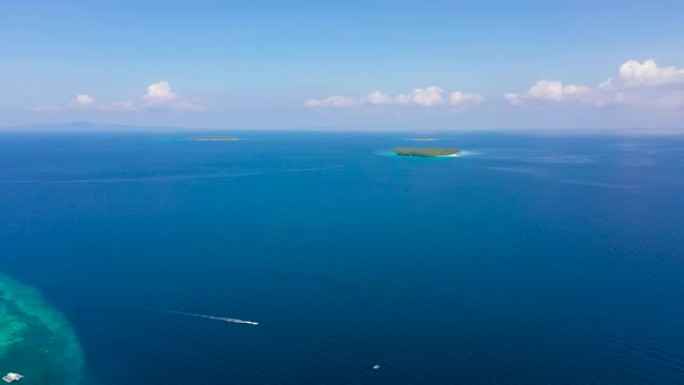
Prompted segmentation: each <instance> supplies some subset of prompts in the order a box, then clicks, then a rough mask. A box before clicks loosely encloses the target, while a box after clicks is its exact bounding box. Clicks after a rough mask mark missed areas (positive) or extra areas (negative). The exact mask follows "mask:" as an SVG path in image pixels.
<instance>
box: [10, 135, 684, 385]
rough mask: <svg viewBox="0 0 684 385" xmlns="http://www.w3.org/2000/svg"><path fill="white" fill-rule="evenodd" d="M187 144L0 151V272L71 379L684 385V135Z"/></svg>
mask: <svg viewBox="0 0 684 385" xmlns="http://www.w3.org/2000/svg"><path fill="white" fill-rule="evenodd" d="M195 135H197V134H191V133H167V134H146V133H135V134H121V133H119V134H104V133H99V134H66V133H62V134H57V133H54V134H46V133H41V134H38V133H3V134H0V273H2V274H4V275H6V276H8V277H12V279H13V280H16V281H17V282H21V283H22V284H23V285H28V286H30V287H33V288H35V289H37V290H39V291H40V293H42V296H43V297H44V299H45V301H46V302H47V303H49V305H50V306H51V307H53V308H54V309H56V310H58V311H59V312H61V313H62V314H63V315H64V316H65V317H66V319H67V320H68V322H69V324H70V325H71V328H72V330H73V333H75V335H76V337H77V339H78V341H79V343H80V348H81V349H82V352H83V357H84V366H83V371H84V372H85V373H84V374H83V376H84V379H83V380H82V381H83V383H84V384H86V385H90V384H94V385H113V384H131V385H136V384H141V385H151V384H164V385H176V384H178V385H180V384H183V385H187V384H239V385H352V384H368V385H376V384H377V385H402V384H411V385H451V384H454V385H458V384H463V385H485V384H487V385H489V384H512V385H533V384H534V385H554V384H567V385H576V384H593V385H609V384H611V385H612V384H615V385H618V384H619V385H651V384H652V385H670V384H672V385H676V384H683V383H684V138H682V137H628V136H625V137H620V136H596V135H594V136H581V135H561V136H543V135H531V134H530V135H528V134H516V135H512V134H505V133H487V134H450V135H442V136H438V137H437V138H438V139H439V140H438V141H435V142H432V143H414V142H412V141H411V140H410V136H409V135H406V134H358V133H344V134H340V133H338V134H333V133H283V132H270V133H269V132H262V133H253V132H252V133H250V132H245V133H238V136H239V137H240V139H241V140H240V141H236V142H199V141H193V140H189V139H190V138H192V137H193V136H195ZM414 144H417V145H430V146H433V145H434V146H445V147H451V146H454V147H459V148H461V149H462V150H464V155H463V156H461V157H459V158H448V159H417V158H405V157H399V156H392V155H390V153H389V150H390V149H392V148H393V147H397V146H411V145H414ZM185 313H187V314H185ZM189 314H195V315H208V316H212V317H228V318H235V319H241V320H250V321H254V322H259V325H258V326H254V325H247V324H238V323H229V322H223V321H221V320H218V319H209V318H201V317H198V316H192V315H189ZM56 349H59V348H56ZM50 354H59V352H52V353H50ZM20 359H26V360H29V361H30V360H31V357H28V356H26V357H24V356H22V357H19V358H17V357H14V358H13V361H12V362H11V363H12V364H13V365H19V366H21V365H23V364H22V362H20V361H18V360H20ZM9 362H10V361H9V359H5V361H4V362H3V359H1V358H0V371H2V372H3V374H4V372H7V371H10V370H12V368H11V367H4V366H8V365H9ZM374 365H379V366H380V367H379V369H373V366H374ZM22 370H23V373H22V374H24V375H25V376H26V378H25V379H24V380H22V381H24V382H23V385H32V384H37V382H36V381H33V382H32V380H31V371H32V368H31V367H30V365H29V366H26V365H25V366H24V368H23V369H22ZM74 382H76V380H74V379H72V378H66V379H65V378H55V379H54V384H62V383H74ZM20 384H21V383H20ZM40 385H50V384H49V383H46V382H42V383H41V384H40Z"/></svg>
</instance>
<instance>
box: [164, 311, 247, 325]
mask: <svg viewBox="0 0 684 385" xmlns="http://www.w3.org/2000/svg"><path fill="white" fill-rule="evenodd" d="M154 310H157V311H161V312H164V313H172V314H180V315H185V316H188V317H196V318H204V319H209V320H213V321H221V322H228V323H234V324H243V325H252V326H257V325H259V323H258V322H255V321H247V320H242V319H238V318H228V317H217V316H213V315H208V314H198V313H186V312H182V311H175V310H163V309H154Z"/></svg>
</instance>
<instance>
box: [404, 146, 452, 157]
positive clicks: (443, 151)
mask: <svg viewBox="0 0 684 385" xmlns="http://www.w3.org/2000/svg"><path fill="white" fill-rule="evenodd" d="M392 152H394V153H395V154H397V155H402V156H420V157H427V158H434V157H440V156H458V155H459V154H460V153H461V150H459V149H457V148H420V147H398V148H395V149H393V150H392Z"/></svg>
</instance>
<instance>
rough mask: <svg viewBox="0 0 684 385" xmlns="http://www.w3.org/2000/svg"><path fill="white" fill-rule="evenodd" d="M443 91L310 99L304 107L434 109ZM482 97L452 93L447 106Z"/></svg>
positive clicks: (441, 98)
mask: <svg viewBox="0 0 684 385" xmlns="http://www.w3.org/2000/svg"><path fill="white" fill-rule="evenodd" d="M443 95H444V90H443V89H442V88H441V87H438V86H430V87H426V88H416V89H414V90H413V92H411V93H410V94H398V95H395V96H392V95H389V94H387V93H385V92H382V91H373V92H371V93H370V94H368V95H367V96H366V97H363V98H360V99H354V98H349V97H345V96H339V95H335V96H330V97H328V98H326V99H311V100H308V101H306V103H304V105H305V106H306V107H354V106H363V105H370V106H383V105H385V106H389V105H393V106H408V105H415V106H420V107H434V106H439V105H443V104H446V103H445V100H444V96H443ZM483 100H484V97H483V96H482V95H479V94H467V93H464V92H462V91H454V92H452V93H451V94H450V95H449V100H448V102H449V104H450V105H452V106H459V105H461V106H462V105H472V104H478V103H481V102H482V101H483Z"/></svg>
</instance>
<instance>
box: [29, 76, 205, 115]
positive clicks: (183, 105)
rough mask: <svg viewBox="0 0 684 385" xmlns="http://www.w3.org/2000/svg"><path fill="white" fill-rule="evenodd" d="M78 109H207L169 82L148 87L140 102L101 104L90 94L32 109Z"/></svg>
mask: <svg viewBox="0 0 684 385" xmlns="http://www.w3.org/2000/svg"><path fill="white" fill-rule="evenodd" d="M76 109H91V110H96V111H144V110H150V109H155V110H175V111H202V110H205V109H206V107H205V105H204V104H203V103H200V102H197V101H195V100H192V99H188V98H185V97H183V96H181V95H178V94H176V93H174V92H173V91H172V90H171V84H170V83H169V82H167V81H164V80H162V81H159V82H157V83H153V84H150V85H149V86H147V93H145V94H144V95H142V96H141V97H140V98H139V100H133V99H127V100H119V101H114V102H109V103H99V102H98V101H97V100H95V98H93V97H91V96H90V95H88V94H79V95H76V98H75V99H74V100H73V101H71V102H69V103H66V104H63V105H60V104H56V103H49V104H46V105H43V106H37V107H31V108H30V110H32V111H40V112H46V111H68V110H76Z"/></svg>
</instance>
